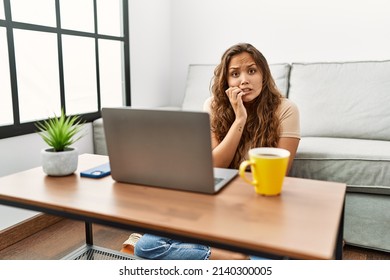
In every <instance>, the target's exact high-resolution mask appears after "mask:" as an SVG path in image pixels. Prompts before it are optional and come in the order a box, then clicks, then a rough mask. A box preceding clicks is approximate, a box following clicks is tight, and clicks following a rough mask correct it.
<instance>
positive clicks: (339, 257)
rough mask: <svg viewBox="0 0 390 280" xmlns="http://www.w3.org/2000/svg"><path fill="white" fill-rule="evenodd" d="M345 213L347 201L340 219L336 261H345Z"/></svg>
mask: <svg viewBox="0 0 390 280" xmlns="http://www.w3.org/2000/svg"><path fill="white" fill-rule="evenodd" d="M344 211H345V199H344V204H343V210H342V213H341V217H340V225H339V232H338V234H337V241H336V256H335V257H336V260H342V259H343V239H344Z"/></svg>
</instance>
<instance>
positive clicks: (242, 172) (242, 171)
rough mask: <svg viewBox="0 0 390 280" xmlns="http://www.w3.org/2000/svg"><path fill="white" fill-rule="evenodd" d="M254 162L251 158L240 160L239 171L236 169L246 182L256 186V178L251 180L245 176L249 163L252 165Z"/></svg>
mask: <svg viewBox="0 0 390 280" xmlns="http://www.w3.org/2000/svg"><path fill="white" fill-rule="evenodd" d="M254 164H255V163H254V162H253V161H251V160H245V161H243V162H241V164H240V168H239V171H238V174H239V175H240V176H241V178H242V179H244V181H246V182H247V183H249V184H251V185H254V186H256V185H257V182H256V180H253V181H250V180H249V179H248V178H247V177H246V175H245V174H246V168H247V167H248V166H249V165H254Z"/></svg>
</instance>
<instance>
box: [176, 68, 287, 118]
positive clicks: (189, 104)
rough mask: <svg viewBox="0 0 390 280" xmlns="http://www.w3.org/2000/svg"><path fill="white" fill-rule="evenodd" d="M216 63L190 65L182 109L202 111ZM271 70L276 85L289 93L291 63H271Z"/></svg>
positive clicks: (283, 92)
mask: <svg viewBox="0 0 390 280" xmlns="http://www.w3.org/2000/svg"><path fill="white" fill-rule="evenodd" d="M215 67H216V65H215V64H191V65H189V67H188V74H187V84H186V90H185V96H184V100H183V105H182V109H183V110H186V111H202V110H203V103H204V101H205V100H206V99H207V98H208V97H209V96H210V92H211V91H210V90H211V80H212V78H213V76H214V69H215ZM270 70H271V73H272V76H273V77H274V80H275V83H276V86H277V87H278V88H279V90H280V91H281V92H282V94H284V95H285V96H286V95H287V90H288V77H289V72H290V65H289V64H287V63H283V64H270Z"/></svg>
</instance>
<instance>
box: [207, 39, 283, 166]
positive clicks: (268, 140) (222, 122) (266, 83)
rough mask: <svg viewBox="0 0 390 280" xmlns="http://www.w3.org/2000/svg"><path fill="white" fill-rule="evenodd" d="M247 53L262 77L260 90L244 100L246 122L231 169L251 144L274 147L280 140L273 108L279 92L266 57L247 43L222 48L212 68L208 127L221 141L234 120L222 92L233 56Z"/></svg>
mask: <svg viewBox="0 0 390 280" xmlns="http://www.w3.org/2000/svg"><path fill="white" fill-rule="evenodd" d="M243 52H247V53H248V54H250V55H251V56H252V58H253V60H254V61H255V63H256V65H257V67H258V68H259V69H260V71H261V73H262V76H263V87H262V90H261V93H260V94H259V96H258V97H256V98H255V99H254V100H253V101H251V102H248V103H245V107H246V110H247V114H248V117H247V121H246V124H245V127H244V131H243V134H242V137H241V140H240V143H239V145H238V148H237V150H236V153H235V155H234V158H233V160H232V162H231V163H230V166H229V167H230V168H238V167H239V165H240V163H241V162H242V161H243V159H244V158H245V156H246V154H247V152H248V150H249V149H250V148H253V147H276V146H277V144H278V141H279V135H280V133H279V125H280V122H279V118H278V116H277V115H276V110H277V108H278V106H279V105H280V103H281V98H282V95H281V93H280V92H279V91H278V89H277V87H276V84H275V81H274V79H273V78H272V75H271V71H270V69H269V66H268V63H267V60H266V59H265V57H264V56H263V54H262V53H261V52H259V51H258V50H257V49H256V48H255V47H253V46H252V45H250V44H246V43H242V44H237V45H234V46H232V47H230V48H229V49H227V50H226V51H225V53H224V54H223V55H222V58H221V62H220V64H219V65H218V66H217V67H216V68H215V70H214V78H213V84H212V87H211V91H212V94H213V101H212V103H211V115H212V120H211V130H212V131H213V133H214V134H215V136H216V139H217V140H218V141H219V142H221V141H222V140H223V139H224V137H225V136H226V134H227V133H228V131H229V129H230V127H231V125H232V124H233V122H234V120H235V113H234V111H233V108H232V106H231V104H230V101H229V98H228V96H227V95H226V93H225V91H226V90H227V89H228V88H229V85H228V82H227V77H228V67H229V63H230V61H231V59H232V57H233V56H235V55H238V54H241V53H243Z"/></svg>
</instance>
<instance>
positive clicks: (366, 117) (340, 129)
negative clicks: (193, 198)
mask: <svg viewBox="0 0 390 280" xmlns="http://www.w3.org/2000/svg"><path fill="white" fill-rule="evenodd" d="M214 67H215V65H190V66H189V69H188V76H187V84H186V92H185V97H184V100H183V104H182V106H181V107H178V108H176V109H181V110H202V105H203V102H204V100H205V99H206V98H207V97H208V96H209V95H210V91H209V86H210V80H211V78H212V75H213V70H214ZM270 67H271V72H272V74H273V77H274V79H275V81H276V84H277V86H278V88H279V89H280V91H281V92H282V93H283V94H284V95H285V96H286V97H288V98H289V99H291V100H293V101H294V102H295V103H296V104H297V105H298V108H299V110H300V115H301V136H302V138H301V141H300V144H299V148H298V152H297V155H296V158H295V160H294V164H293V167H292V170H291V172H290V174H289V176H293V177H300V178H309V179H317V180H325V181H334V182H345V183H346V184H347V186H348V187H347V195H346V205H345V221H344V223H345V224H344V239H345V241H346V243H347V244H351V245H355V246H360V247H366V248H371V249H375V250H381V251H387V252H390V126H389V125H390V61H362V62H335V63H291V64H287V63H286V64H272V65H270ZM93 126H94V140H95V152H96V153H99V154H106V147H105V142H104V133H103V129H102V121H101V119H99V120H96V121H95V122H94V124H93Z"/></svg>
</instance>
